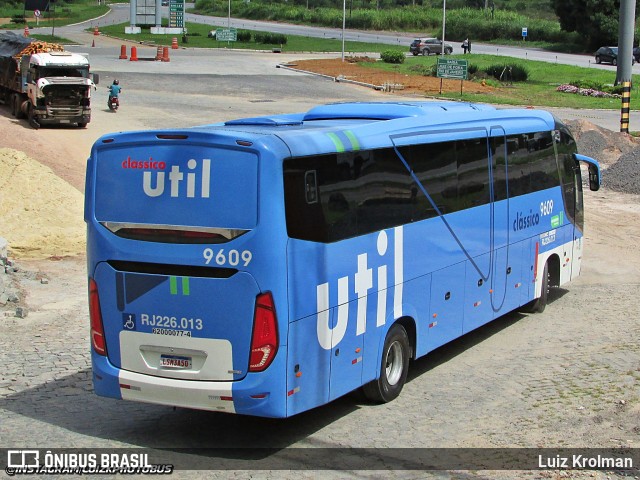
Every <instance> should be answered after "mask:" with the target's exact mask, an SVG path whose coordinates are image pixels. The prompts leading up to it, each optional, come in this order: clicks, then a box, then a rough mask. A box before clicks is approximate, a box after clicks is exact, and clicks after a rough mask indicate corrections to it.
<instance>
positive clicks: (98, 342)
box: [89, 278, 107, 355]
mask: <svg viewBox="0 0 640 480" xmlns="http://www.w3.org/2000/svg"><path fill="white" fill-rule="evenodd" d="M89 318H90V320H91V345H92V346H93V349H94V350H95V352H96V353H97V354H98V355H106V354H107V346H106V344H105V340H104V328H103V326H102V314H101V313H100V297H99V296H98V284H97V283H96V282H95V280H94V279H93V278H90V279H89Z"/></svg>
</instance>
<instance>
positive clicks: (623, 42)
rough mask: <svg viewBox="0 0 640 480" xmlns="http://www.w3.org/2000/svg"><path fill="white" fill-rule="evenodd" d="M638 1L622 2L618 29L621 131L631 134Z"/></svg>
mask: <svg viewBox="0 0 640 480" xmlns="http://www.w3.org/2000/svg"><path fill="white" fill-rule="evenodd" d="M635 11H636V0H620V20H619V27H618V68H617V71H616V85H622V110H621V114H620V131H621V132H623V133H629V110H630V100H631V74H632V69H631V65H632V62H631V58H632V57H633V33H634V32H633V29H634V23H635Z"/></svg>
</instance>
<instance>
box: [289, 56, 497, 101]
mask: <svg viewBox="0 0 640 480" xmlns="http://www.w3.org/2000/svg"><path fill="white" fill-rule="evenodd" d="M355 59H357V60H358V61H362V60H364V59H366V57H365V58H363V57H353V58H349V57H347V58H345V61H344V62H343V61H342V59H340V58H335V59H322V60H300V61H296V62H295V63H291V64H289V66H291V67H292V68H296V69H299V70H304V71H307V72H313V73H320V74H322V75H328V76H330V77H334V78H337V79H338V80H340V79H344V80H350V81H354V82H360V83H366V84H369V85H375V86H376V87H380V88H381V89H384V90H386V91H392V92H396V93H403V94H404V93H406V94H422V95H425V94H436V93H439V92H440V88H442V91H443V92H459V91H460V80H446V79H443V80H442V87H441V82H440V79H439V78H435V77H424V76H420V75H404V74H401V73H397V72H396V73H394V72H384V71H381V70H374V69H371V68H366V67H363V66H360V65H358V64H357V63H354V60H355ZM372 61H373V60H372ZM462 89H463V91H465V92H467V93H487V92H490V91H491V90H493V88H492V87H490V86H489V85H482V84H480V83H476V82H468V81H463V82H462Z"/></svg>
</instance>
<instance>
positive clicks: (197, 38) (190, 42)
mask: <svg viewBox="0 0 640 480" xmlns="http://www.w3.org/2000/svg"><path fill="white" fill-rule="evenodd" d="M127 25H128V24H124V23H123V24H119V25H109V26H106V27H100V31H101V32H102V33H105V34H107V35H111V36H113V37H116V38H122V39H126V40H131V41H134V42H145V43H153V44H157V45H167V46H168V45H171V41H172V39H173V38H175V37H177V38H178V43H180V44H181V45H183V46H188V47H198V48H237V49H247V50H272V49H273V48H282V51H283V52H287V51H289V52H340V51H341V49H342V40H340V39H339V38H331V37H327V38H320V39H319V38H312V37H302V36H297V35H287V43H286V45H280V44H264V43H256V42H254V41H253V36H252V40H251V41H249V42H239V41H238V42H218V41H216V40H215V39H213V38H208V37H207V35H208V34H209V32H210V31H211V30H216V29H221V28H225V27H216V26H212V25H203V24H200V23H187V25H186V27H187V32H188V35H187V43H184V42H183V41H182V35H175V34H170V35H152V34H151V33H149V30H147V29H143V30H142V33H140V34H137V35H131V34H126V33H124V28H125V26H127ZM241 31H242V30H238V32H241ZM252 33H257V32H255V31H252ZM259 33H264V32H259ZM407 49H408V47H407ZM384 50H389V46H388V45H381V44H377V43H364V42H345V52H349V53H367V52H370V53H380V52H382V51H384ZM398 50H401V51H403V52H404V51H405V50H406V49H404V48H402V49H398Z"/></svg>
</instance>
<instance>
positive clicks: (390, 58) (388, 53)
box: [380, 50, 405, 63]
mask: <svg viewBox="0 0 640 480" xmlns="http://www.w3.org/2000/svg"><path fill="white" fill-rule="evenodd" d="M380 58H381V59H382V61H383V62H384V63H404V58H405V57H404V53H403V52H399V51H398V50H385V51H384V52H382V53H381V54H380Z"/></svg>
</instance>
